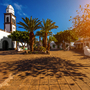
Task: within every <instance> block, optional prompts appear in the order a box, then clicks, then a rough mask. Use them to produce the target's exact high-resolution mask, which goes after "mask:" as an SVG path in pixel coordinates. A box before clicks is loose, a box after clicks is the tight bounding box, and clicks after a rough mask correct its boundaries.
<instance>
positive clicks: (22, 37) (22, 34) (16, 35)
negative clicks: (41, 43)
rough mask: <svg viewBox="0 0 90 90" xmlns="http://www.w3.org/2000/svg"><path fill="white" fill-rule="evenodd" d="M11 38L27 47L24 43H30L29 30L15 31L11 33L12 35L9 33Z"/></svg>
mask: <svg viewBox="0 0 90 90" xmlns="http://www.w3.org/2000/svg"><path fill="white" fill-rule="evenodd" d="M8 37H9V38H11V39H12V40H13V41H17V42H20V43H21V44H22V46H23V47H25V44H24V45H23V42H24V43H29V32H26V31H14V32H12V33H11V35H8Z"/></svg>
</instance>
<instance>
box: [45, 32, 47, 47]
mask: <svg viewBox="0 0 90 90" xmlns="http://www.w3.org/2000/svg"><path fill="white" fill-rule="evenodd" d="M45 48H46V49H47V33H46V32H45Z"/></svg>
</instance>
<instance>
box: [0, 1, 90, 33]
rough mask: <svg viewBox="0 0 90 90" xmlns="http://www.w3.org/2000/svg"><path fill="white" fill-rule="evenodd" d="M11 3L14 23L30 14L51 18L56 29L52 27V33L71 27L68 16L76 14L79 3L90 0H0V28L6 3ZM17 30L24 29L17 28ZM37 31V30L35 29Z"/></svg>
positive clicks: (82, 3)
mask: <svg viewBox="0 0 90 90" xmlns="http://www.w3.org/2000/svg"><path fill="white" fill-rule="evenodd" d="M9 4H11V5H12V6H13V7H14V10H15V16H16V23H18V22H19V21H22V17H24V18H25V17H29V18H30V16H32V17H33V18H38V19H40V20H42V18H43V19H45V20H46V19H47V18H49V19H51V20H52V21H53V22H56V25H57V26H58V29H53V30H52V32H53V34H56V33H57V32H60V31H63V30H66V29H68V28H70V27H72V22H71V21H69V19H70V16H72V17H74V16H76V15H77V13H76V10H79V5H81V6H83V7H84V6H85V5H86V4H90V0H0V28H1V29H4V13H6V7H7V5H9ZM16 25H17V30H19V31H24V29H21V28H18V26H19V25H18V24H16ZM37 31H38V30H37Z"/></svg>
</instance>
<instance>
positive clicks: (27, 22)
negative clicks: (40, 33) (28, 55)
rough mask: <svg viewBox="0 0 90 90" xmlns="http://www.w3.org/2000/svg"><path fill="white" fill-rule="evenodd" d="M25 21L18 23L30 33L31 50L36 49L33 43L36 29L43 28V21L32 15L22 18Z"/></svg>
mask: <svg viewBox="0 0 90 90" xmlns="http://www.w3.org/2000/svg"><path fill="white" fill-rule="evenodd" d="M22 20H23V21H24V22H19V23H18V24H19V25H21V26H19V28H23V29H25V30H27V31H28V32H29V33H30V34H29V36H30V50H31V51H34V49H33V45H34V37H35V36H34V31H35V30H37V29H39V28H41V21H40V20H38V18H34V19H32V16H31V17H30V19H29V18H27V17H26V18H25V19H24V18H22Z"/></svg>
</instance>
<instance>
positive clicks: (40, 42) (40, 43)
mask: <svg viewBox="0 0 90 90" xmlns="http://www.w3.org/2000/svg"><path fill="white" fill-rule="evenodd" d="M39 45H40V46H41V37H40V36H39Z"/></svg>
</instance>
